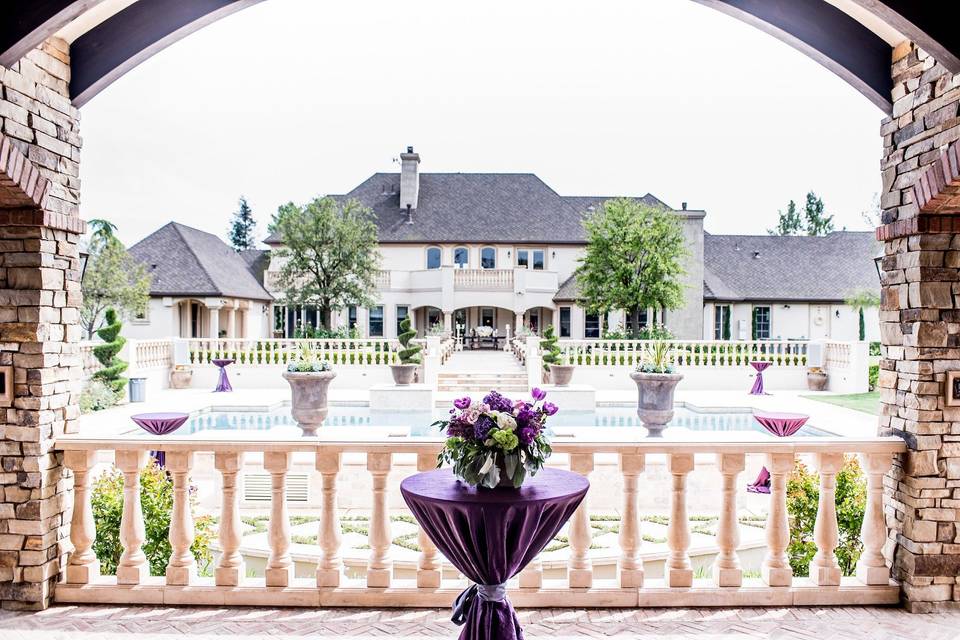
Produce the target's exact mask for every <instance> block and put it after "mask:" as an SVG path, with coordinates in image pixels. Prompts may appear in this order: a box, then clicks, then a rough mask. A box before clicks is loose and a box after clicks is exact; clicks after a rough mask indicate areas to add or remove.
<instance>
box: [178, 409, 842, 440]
mask: <svg viewBox="0 0 960 640" xmlns="http://www.w3.org/2000/svg"><path fill="white" fill-rule="evenodd" d="M447 415H448V414H447V413H446V410H444V409H437V410H436V412H435V413H432V414H431V413H429V412H417V411H412V412H411V411H408V412H393V411H371V410H370V408H369V407H366V406H344V405H332V406H331V407H330V413H329V415H328V416H327V419H326V421H325V422H324V425H330V426H335V427H353V426H356V427H364V426H378V427H407V428H409V429H410V435H413V436H426V435H435V434H437V429H436V427H432V426H431V424H432V423H433V422H435V421H436V420H439V419H442V418H445V417H446V416H447ZM294 426H296V421H295V420H294V419H293V417H292V416H291V415H290V407H289V406H283V407H280V408H278V409H276V410H274V411H229V412H221V411H210V412H204V413H199V414H197V415H194V416H192V417H191V418H190V420H189V421H188V422H187V424H185V425H184V426H183V427H182V428H181V429H180V430H179V431H178V433H180V434H182V435H192V434H200V433H203V432H210V431H268V430H270V429H273V428H282V427H294ZM549 426H550V428H551V429H556V428H558V427H623V428H641V427H642V426H643V425H642V423H641V422H640V418H638V417H637V412H636V408H635V407H634V406H608V407H597V409H596V410H595V411H560V412H559V413H557V414H556V415H555V416H553V417H551V418H550V421H549ZM669 426H670V427H682V428H684V429H688V430H690V431H748V432H757V433H763V434H766V433H767V431H766V430H765V429H764V428H763V427H762V426H760V425H759V424H758V423H757V421H756V420H754V419H753V415H751V414H750V413H749V412H744V411H741V412H732V411H731V412H725V413H715V412H701V411H695V410H693V409H690V408H687V407H677V408H676V411H675V413H674V416H673V420H671V421H670V425H669ZM797 435H799V436H818V437H824V436H829V435H832V434H830V433H828V432H826V431H822V430H820V429H816V428H814V427H810V426H805V427H803V428H802V429H801V430H800V431H799V432H797Z"/></svg>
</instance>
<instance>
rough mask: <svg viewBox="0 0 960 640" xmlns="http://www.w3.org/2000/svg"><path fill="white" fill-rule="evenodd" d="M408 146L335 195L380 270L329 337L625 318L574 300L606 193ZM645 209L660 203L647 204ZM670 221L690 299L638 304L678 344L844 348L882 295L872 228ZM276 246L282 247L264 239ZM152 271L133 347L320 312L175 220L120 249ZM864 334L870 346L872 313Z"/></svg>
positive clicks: (263, 329) (280, 329) (578, 330)
mask: <svg viewBox="0 0 960 640" xmlns="http://www.w3.org/2000/svg"><path fill="white" fill-rule="evenodd" d="M419 165H420V156H419V155H418V154H417V153H414V152H413V149H412V148H408V149H407V152H406V153H404V154H402V155H401V168H400V172H399V173H376V174H374V175H372V176H371V177H369V178H368V179H367V180H365V181H364V182H362V183H361V184H360V185H358V186H357V187H356V188H354V189H353V190H352V191H350V192H349V193H347V194H344V195H340V196H335V197H336V198H338V199H351V198H352V199H356V200H358V201H359V202H360V203H361V204H363V205H365V206H367V207H369V208H370V209H372V210H373V212H374V213H375V214H376V222H377V226H378V230H379V241H380V254H381V272H380V274H379V277H378V278H377V291H376V299H377V303H376V304H375V305H373V306H371V307H369V308H361V307H356V306H351V307H347V308H344V309H341V310H339V312H338V313H337V314H336V318H335V320H334V324H335V327H348V326H350V327H356V328H357V329H358V330H359V332H360V334H361V335H364V336H383V337H387V338H391V337H395V336H396V335H397V326H398V325H399V323H400V321H401V320H402V319H403V318H404V317H406V316H410V317H411V319H412V321H413V324H414V326H415V327H416V328H417V329H418V331H420V333H421V334H423V333H424V332H427V331H430V330H437V331H447V332H453V331H463V332H470V331H471V330H472V329H473V328H475V327H480V326H488V327H492V328H494V329H496V330H497V331H498V332H499V333H500V335H504V336H506V335H508V334H510V333H514V332H516V328H517V327H521V326H522V327H525V328H526V330H529V331H532V332H534V333H539V332H540V331H541V330H542V328H543V327H544V326H546V325H547V324H553V325H555V326H556V327H557V331H558V333H559V335H560V336H561V338H571V339H590V338H599V337H600V336H601V335H602V332H603V330H604V329H605V328H616V327H617V326H618V325H620V324H622V323H623V321H624V314H623V312H614V313H610V314H609V315H608V317H605V318H601V317H599V316H598V315H596V314H590V313H587V312H586V311H585V310H584V308H583V307H582V306H581V305H580V301H579V294H578V288H577V283H576V278H575V277H574V275H573V274H574V270H575V269H576V267H577V260H578V258H580V257H581V256H582V255H583V251H584V248H585V246H586V242H585V236H584V231H583V227H582V225H581V221H582V219H583V217H584V216H585V215H587V214H588V213H589V212H591V211H593V210H595V209H596V208H597V207H598V206H600V204H601V203H602V202H604V201H605V200H608V199H609V197H608V196H590V197H586V196H561V195H559V194H557V193H556V192H555V191H554V190H553V189H551V188H550V187H549V186H548V185H547V184H545V183H544V182H543V181H542V180H540V179H539V178H538V177H537V176H535V175H533V174H514V173H466V174H465V173H421V172H420V171H419ZM642 200H644V201H646V202H649V203H651V204H655V205H659V206H666V205H665V204H663V203H662V202H661V201H660V200H658V199H657V198H655V197H654V196H652V195H650V194H647V195H645V196H643V197H642ZM675 213H676V214H677V215H678V216H680V218H681V220H682V223H683V230H684V234H685V236H686V238H687V242H688V245H689V258H688V263H687V267H686V276H685V282H684V284H685V292H686V293H685V295H686V303H685V304H684V306H683V307H682V308H680V309H676V310H671V311H667V312H663V311H661V310H655V309H649V310H647V312H646V313H645V314H642V316H641V321H642V322H645V323H657V324H660V323H663V324H665V325H666V327H667V328H668V329H670V330H671V331H672V332H673V333H674V335H676V336H677V337H678V338H686V339H698V338H704V339H715V338H722V337H725V336H724V334H725V333H726V334H728V335H729V337H730V338H732V339H751V338H757V339H816V338H826V337H830V338H835V339H841V340H855V339H856V338H857V333H858V317H857V311H858V310H857V309H852V308H850V307H848V306H847V305H846V304H844V300H845V299H847V298H848V297H849V296H850V295H851V294H853V293H854V292H855V291H857V290H862V289H873V290H876V289H878V288H879V280H878V278H877V273H876V271H875V268H874V265H873V257H874V256H875V255H876V254H877V252H878V248H877V245H876V242H875V240H874V239H873V234H872V233H870V232H847V231H840V232H834V233H831V234H830V235H828V236H824V237H800V236H795V237H777V236H723V235H713V234H709V233H706V232H704V230H703V220H704V216H705V212H704V211H699V210H691V209H688V208H687V206H686V203H684V205H683V206H682V207H681V208H680V209H679V210H675ZM265 242H266V244H267V245H269V246H270V247H271V248H276V247H278V246H280V245H281V240H280V238H278V237H275V236H271V237H269V238H267V239H266V241H265ZM131 253H132V254H133V255H134V256H135V257H136V258H137V259H138V260H140V261H141V262H143V263H145V264H146V265H147V266H148V268H149V269H150V270H151V272H152V273H153V277H154V280H153V287H152V292H151V295H152V299H151V304H150V309H149V312H148V313H147V314H146V315H145V316H144V317H142V318H137V319H135V320H134V321H133V322H132V323H131V327H130V329H129V331H128V332H127V333H128V335H130V336H131V337H141V338H146V337H159V336H169V335H174V336H181V337H214V336H225V337H247V338H252V337H270V336H274V337H278V336H285V337H292V336H294V335H295V333H296V332H297V329H298V328H301V327H304V326H311V327H315V326H316V325H317V322H318V314H317V310H316V308H314V307H312V306H287V305H285V304H284V303H283V298H284V296H283V291H280V290H278V289H277V288H276V285H275V283H276V280H277V278H276V275H277V273H278V272H279V270H280V268H281V267H282V264H281V263H280V260H281V259H280V258H279V257H277V256H276V255H273V256H272V257H271V255H270V254H271V252H270V251H248V252H243V253H240V254H238V253H235V252H233V251H232V250H231V249H230V248H229V247H228V246H227V245H226V244H225V243H223V241H221V240H220V239H218V238H217V237H216V236H213V235H211V234H208V233H205V232H202V231H199V230H197V229H193V228H191V227H187V226H185V225H182V224H178V223H170V224H167V225H165V226H164V227H162V228H160V229H159V230H157V231H156V232H154V233H153V234H151V235H150V236H148V237H146V238H144V239H143V240H141V241H140V242H139V243H137V244H136V245H134V246H133V247H132V248H131ZM866 312H867V314H868V321H867V328H868V335H867V338H868V339H870V340H876V339H878V336H877V329H876V327H877V326H878V320H877V317H876V313H877V311H876V309H867V310H866Z"/></svg>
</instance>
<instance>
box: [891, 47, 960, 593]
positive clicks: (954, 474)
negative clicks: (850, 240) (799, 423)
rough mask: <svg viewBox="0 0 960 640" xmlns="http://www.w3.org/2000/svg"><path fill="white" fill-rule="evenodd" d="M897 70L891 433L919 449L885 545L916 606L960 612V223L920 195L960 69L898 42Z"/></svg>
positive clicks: (908, 459)
mask: <svg viewBox="0 0 960 640" xmlns="http://www.w3.org/2000/svg"><path fill="white" fill-rule="evenodd" d="M892 71H893V79H894V89H893V100H894V106H893V116H892V117H891V118H887V119H886V120H884V122H883V124H882V127H881V133H882V135H883V141H884V158H883V161H882V165H881V170H882V172H883V194H882V196H881V206H882V208H883V220H882V222H883V223H884V226H883V227H881V228H880V229H878V238H879V239H881V240H885V244H884V255H885V257H884V259H883V274H884V275H883V287H882V289H883V291H882V293H883V295H882V303H881V310H880V322H881V335H882V339H883V344H884V345H885V346H886V353H885V357H884V359H883V360H882V362H881V374H880V387H881V400H882V402H883V404H882V408H883V410H882V415H881V418H880V432H881V433H882V434H889V433H893V434H896V435H899V436H901V437H903V438H904V439H905V440H906V442H907V446H908V447H909V451H908V453H907V454H905V455H904V456H903V457H902V458H901V459H899V460H897V461H896V462H895V465H894V469H893V471H892V473H891V474H890V475H889V476H888V477H887V481H886V493H887V496H886V500H885V511H886V516H887V524H888V526H889V527H890V538H889V540H888V542H887V546H886V548H885V551H886V554H887V556H888V558H890V559H892V561H893V568H892V573H893V576H894V577H895V578H897V579H898V580H900V581H902V583H903V590H904V591H903V592H904V598H905V600H906V602H907V606H908V608H909V609H910V610H912V611H918V612H921V611H935V610H944V609H960V578H958V575H960V528H958V514H960V407H955V408H954V407H946V406H944V400H943V387H944V380H945V378H946V372H947V371H949V370H955V369H960V297H958V296H960V271H958V268H960V233H953V231H960V226H953V225H952V224H951V225H946V226H945V225H943V224H942V223H943V222H945V221H946V218H940V217H938V216H936V215H929V214H922V213H921V212H920V211H919V208H918V205H917V203H916V201H915V197H914V192H913V185H914V183H915V182H916V180H917V178H918V176H919V175H920V174H921V172H922V171H923V170H924V168H926V167H929V166H931V165H933V164H934V163H936V162H938V161H939V159H940V157H941V154H942V153H943V151H944V147H945V146H946V145H948V144H950V143H951V142H954V141H955V140H957V139H960V117H958V114H960V75H953V74H950V73H949V72H947V70H946V69H945V68H944V67H943V66H942V65H940V64H939V63H937V62H936V61H935V60H934V59H933V58H932V57H930V56H929V55H927V54H926V53H925V52H923V51H922V50H919V49H917V48H916V47H914V46H912V45H911V44H909V43H905V44H903V45H901V46H899V47H897V48H896V50H895V52H894V58H893V67H892ZM924 217H926V218H929V219H928V220H923V219H922V218H924ZM927 223H929V224H927ZM930 230H936V231H938V232H939V231H944V230H949V231H951V232H950V233H925V231H930Z"/></svg>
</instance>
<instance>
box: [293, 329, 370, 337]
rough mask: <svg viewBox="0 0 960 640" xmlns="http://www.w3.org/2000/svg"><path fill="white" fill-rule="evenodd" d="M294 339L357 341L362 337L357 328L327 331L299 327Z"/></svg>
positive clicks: (294, 332)
mask: <svg viewBox="0 0 960 640" xmlns="http://www.w3.org/2000/svg"><path fill="white" fill-rule="evenodd" d="M293 337H294V338H309V339H311V340H335V339H356V338H359V337H360V330H359V329H357V328H356V327H350V328H349V329H347V328H346V327H341V328H340V329H326V328H324V327H316V328H314V327H297V328H296V329H294V331H293Z"/></svg>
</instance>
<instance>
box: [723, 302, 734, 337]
mask: <svg viewBox="0 0 960 640" xmlns="http://www.w3.org/2000/svg"><path fill="white" fill-rule="evenodd" d="M731 315H732V314H731V313H730V307H727V312H726V313H725V314H723V318H721V331H722V332H723V339H724V340H729V339H730V335H731V334H730V316H731Z"/></svg>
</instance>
